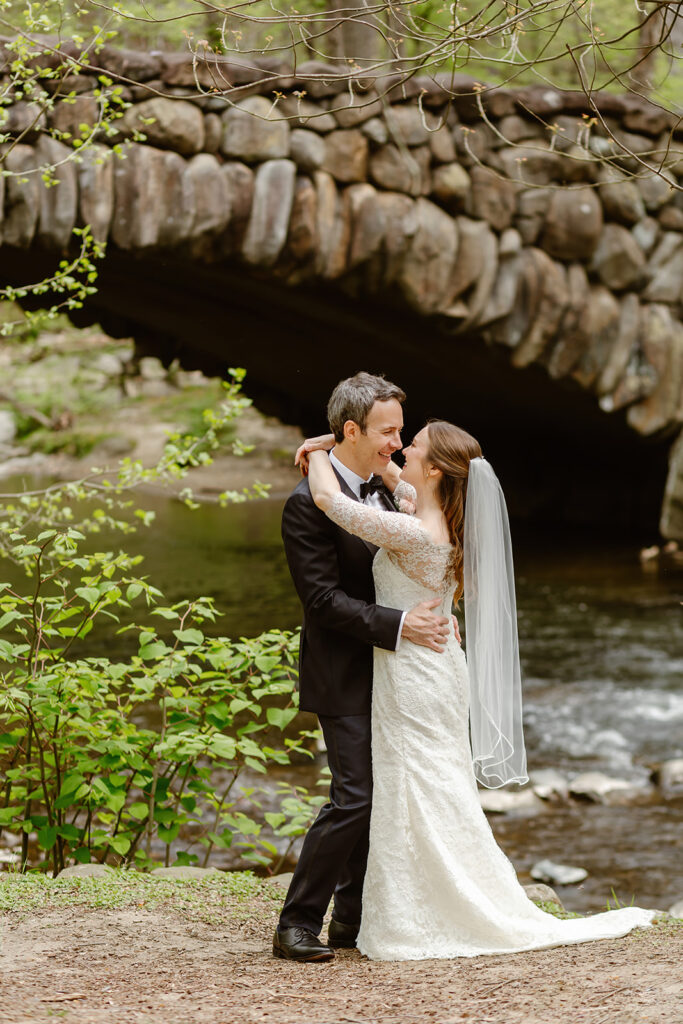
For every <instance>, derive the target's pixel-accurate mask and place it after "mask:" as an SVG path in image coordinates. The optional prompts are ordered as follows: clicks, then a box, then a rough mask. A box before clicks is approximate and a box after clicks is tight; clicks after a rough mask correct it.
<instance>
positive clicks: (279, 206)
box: [242, 160, 296, 267]
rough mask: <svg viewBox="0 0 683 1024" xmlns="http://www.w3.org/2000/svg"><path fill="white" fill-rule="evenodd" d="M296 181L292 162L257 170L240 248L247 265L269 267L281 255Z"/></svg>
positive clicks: (271, 162)
mask: <svg viewBox="0 0 683 1024" xmlns="http://www.w3.org/2000/svg"><path fill="white" fill-rule="evenodd" d="M295 179H296V164H295V163H294V162H293V161H292V160H267V161H266V162H265V163H263V164H261V166H260V167H259V169H258V170H257V172H256V180H255V182H254V201H253V203H252V207H251V217H250V219H249V224H248V226H247V233H246V235H245V238H244V245H243V246H242V253H243V255H244V258H245V260H246V261H247V263H255V264H258V265H259V266H263V267H269V266H272V264H273V263H275V261H276V260H277V258H278V256H279V255H280V252H281V251H282V248H283V246H284V244H285V240H286V238H287V227H288V225H289V215H290V213H291V210H292V201H293V199H294V182H295Z"/></svg>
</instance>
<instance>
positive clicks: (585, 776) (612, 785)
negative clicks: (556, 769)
mask: <svg viewBox="0 0 683 1024" xmlns="http://www.w3.org/2000/svg"><path fill="white" fill-rule="evenodd" d="M569 792H570V793H571V795H572V796H576V797H582V798H584V799H585V800H591V801H593V803H597V804H623V803H628V802H629V801H630V800H632V799H633V798H634V797H636V796H638V795H640V794H641V793H642V789H640V788H639V787H637V786H635V785H634V784H633V783H632V782H628V781H627V780H626V779H614V778H611V777H610V776H609V775H604V774H603V773H602V772H582V773H581V775H577V776H576V778H575V779H572V781H571V782H570V783H569Z"/></svg>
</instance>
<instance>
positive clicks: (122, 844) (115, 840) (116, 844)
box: [110, 836, 130, 857]
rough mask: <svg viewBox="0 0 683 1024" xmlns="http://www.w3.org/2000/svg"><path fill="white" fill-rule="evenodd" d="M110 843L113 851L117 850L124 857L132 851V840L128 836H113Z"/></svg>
mask: <svg viewBox="0 0 683 1024" xmlns="http://www.w3.org/2000/svg"><path fill="white" fill-rule="evenodd" d="M110 842H111V848H112V850H116V852H117V853H120V854H121V856H122V857H123V856H124V854H126V853H128V851H129V850H130V839H128V837H127V836H112V837H111V841H110Z"/></svg>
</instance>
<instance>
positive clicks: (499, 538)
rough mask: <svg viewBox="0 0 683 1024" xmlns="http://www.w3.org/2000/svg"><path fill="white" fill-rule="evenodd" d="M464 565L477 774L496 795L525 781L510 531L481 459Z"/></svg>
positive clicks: (469, 506) (468, 511) (468, 513)
mask: <svg viewBox="0 0 683 1024" xmlns="http://www.w3.org/2000/svg"><path fill="white" fill-rule="evenodd" d="M463 558H464V581H463V582H464V596H465V629H466V637H465V642H466V647H467V664H468V668H469V676H470V734H471V741H472V757H473V760H474V771H475V775H476V777H477V779H478V781H479V782H480V783H481V784H482V785H483V786H486V787H488V788H489V789H497V788H498V787H499V786H504V785H506V784H507V783H509V782H519V783H524V782H527V781H528V775H527V770H526V751H525V748H524V733H523V731H522V680H521V673H520V667H519V647H518V642H517V603H516V600H515V580H514V574H513V565H512V543H511V541H510V525H509V521H508V514H507V507H506V505H505V498H504V496H503V491H502V488H501V486H500V482H499V480H498V477H497V476H496V474H495V473H494V472H493V470H492V469H491V466H490V465H489V463H488V462H487V461H486V459H483V458H476V459H472V460H471V462H470V466H469V479H468V484H467V499H466V503H465V535H464V551H463Z"/></svg>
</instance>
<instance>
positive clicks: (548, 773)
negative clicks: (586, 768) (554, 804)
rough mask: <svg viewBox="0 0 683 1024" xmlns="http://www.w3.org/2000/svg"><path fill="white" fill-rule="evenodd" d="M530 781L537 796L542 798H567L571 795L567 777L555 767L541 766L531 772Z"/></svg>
mask: <svg viewBox="0 0 683 1024" xmlns="http://www.w3.org/2000/svg"><path fill="white" fill-rule="evenodd" d="M529 782H530V783H531V785H532V787H533V791H534V793H535V794H536V796H539V797H540V798H541V800H551V799H552V798H553V797H562V798H563V799H566V798H567V797H568V796H569V785H568V783H567V780H566V778H565V777H564V775H562V774H561V773H560V772H556V771H555V769H554V768H539V769H538V770H537V771H533V772H530V773H529Z"/></svg>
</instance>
